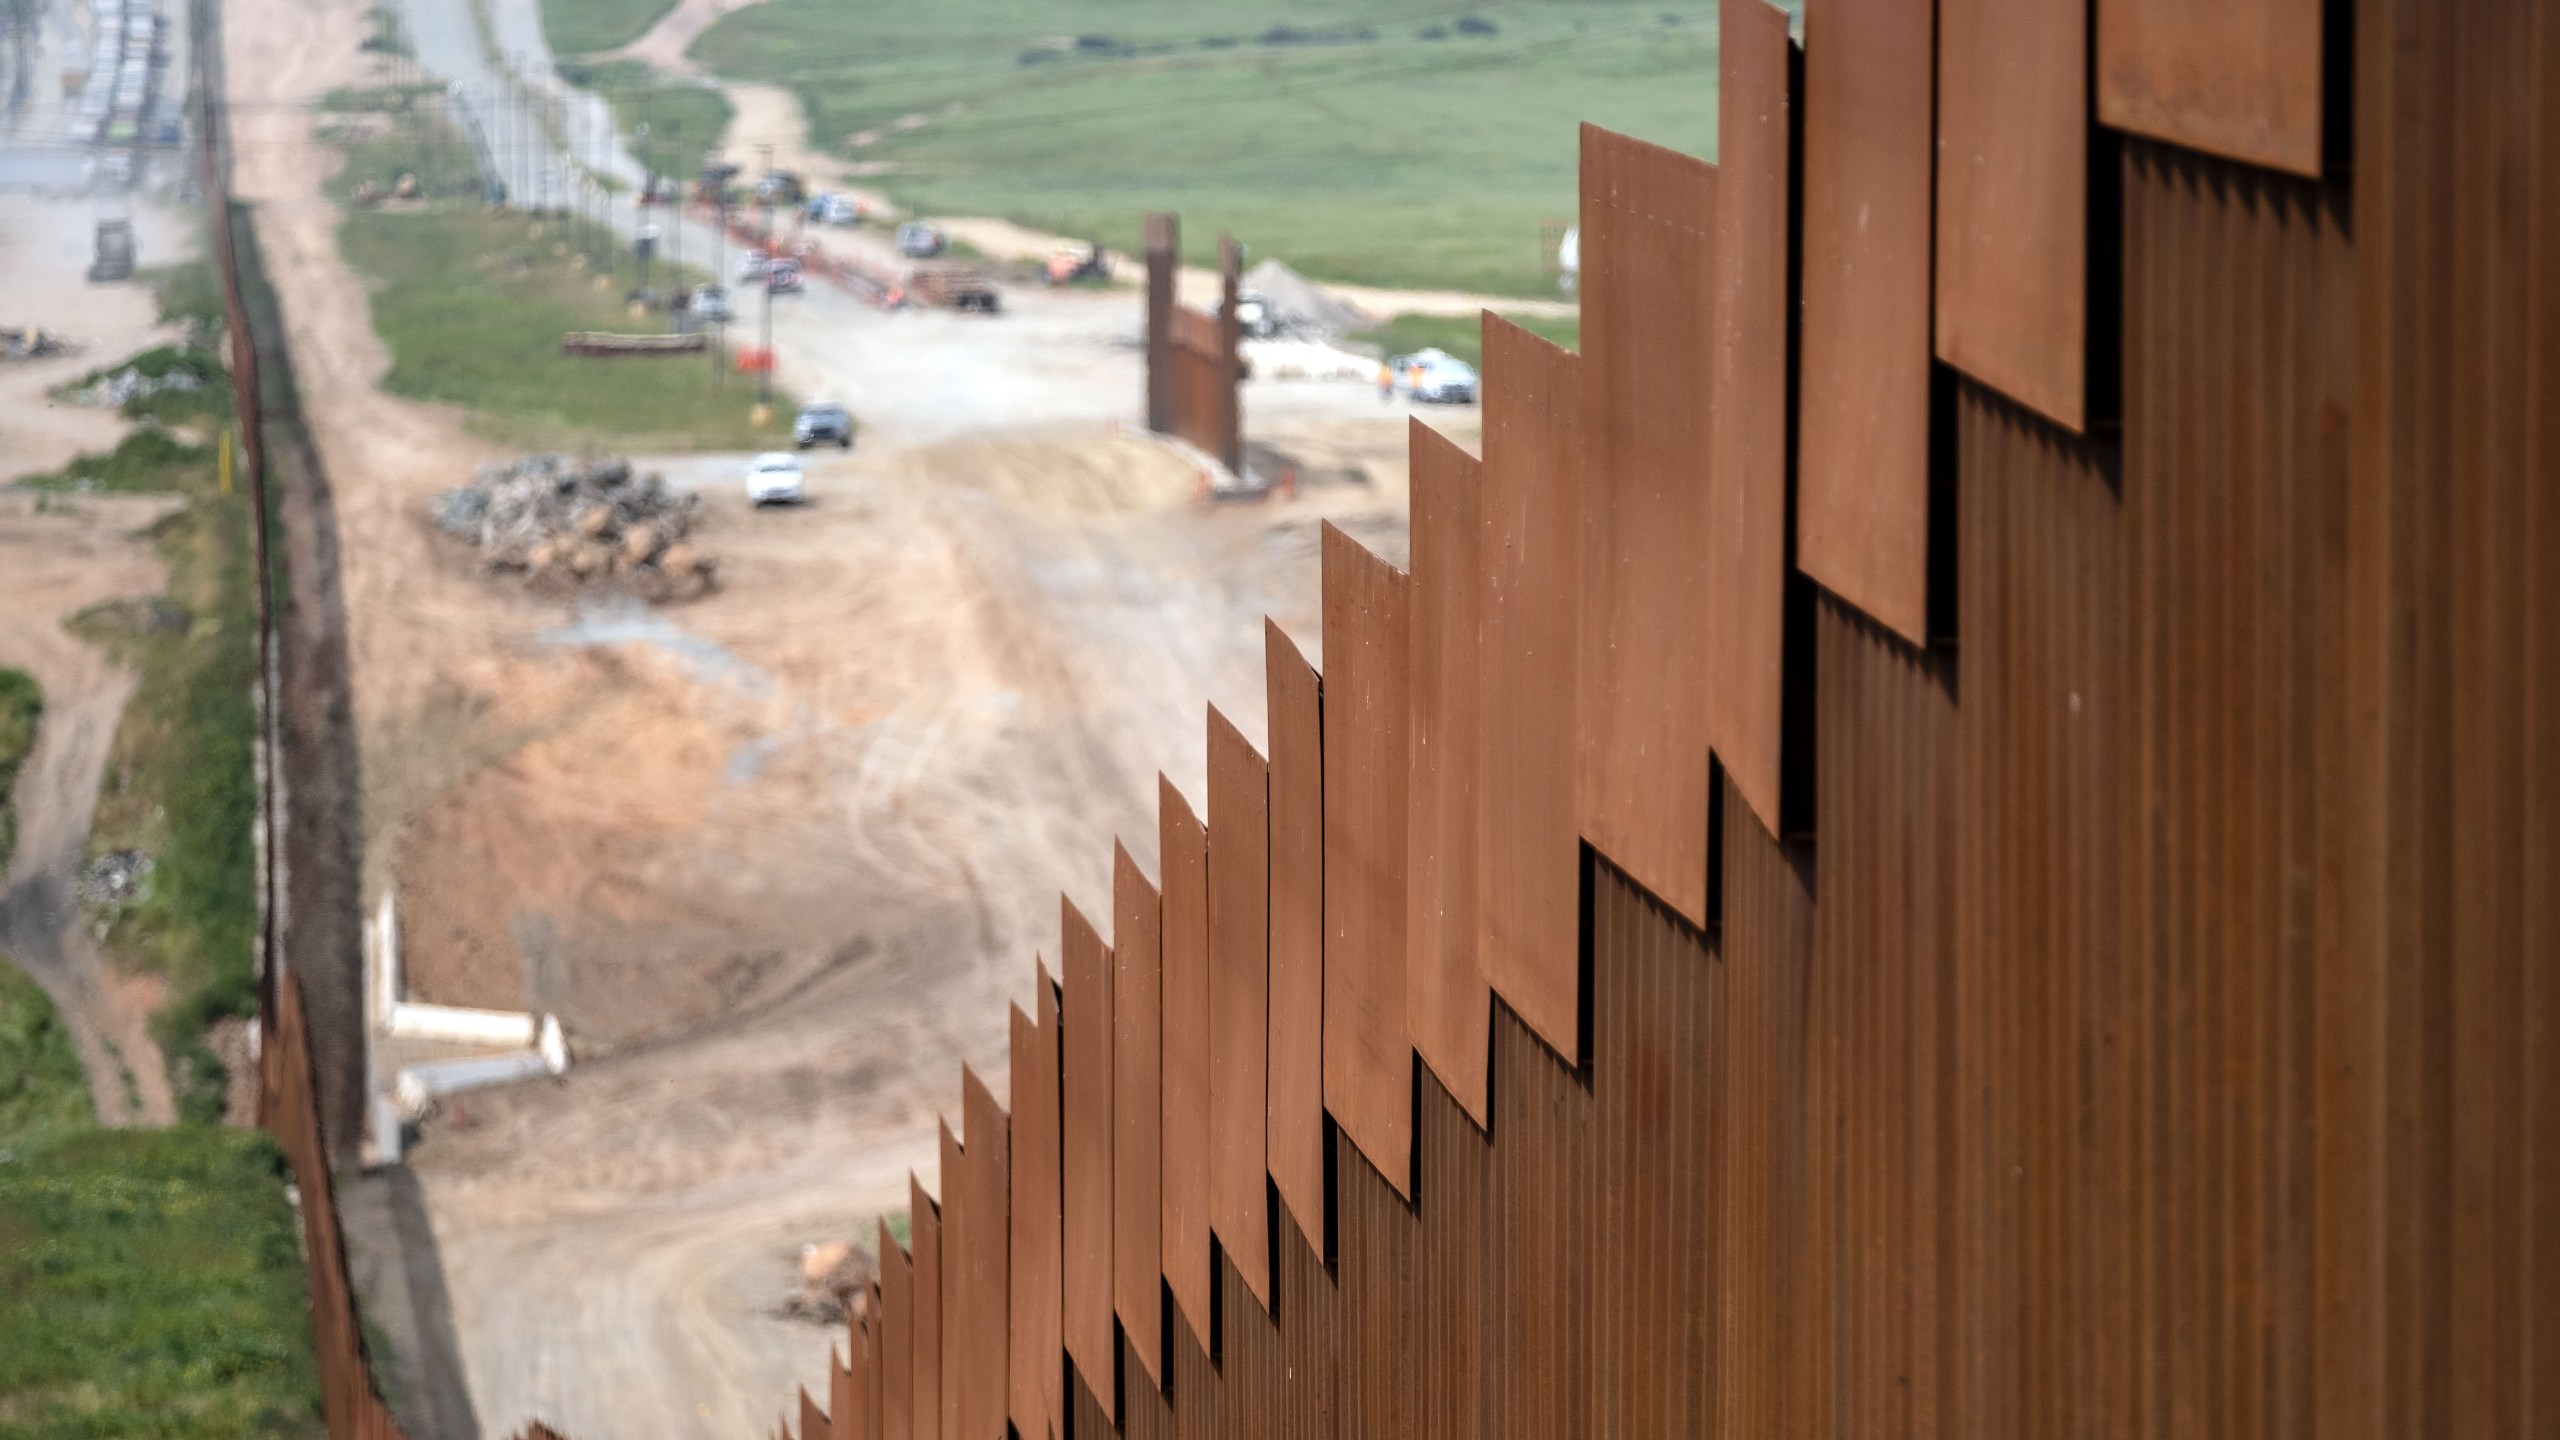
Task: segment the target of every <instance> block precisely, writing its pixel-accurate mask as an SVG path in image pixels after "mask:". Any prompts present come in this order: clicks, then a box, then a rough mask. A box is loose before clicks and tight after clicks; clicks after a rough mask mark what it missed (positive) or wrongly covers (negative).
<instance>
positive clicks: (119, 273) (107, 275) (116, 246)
mask: <svg viewBox="0 0 2560 1440" xmlns="http://www.w3.org/2000/svg"><path fill="white" fill-rule="evenodd" d="M89 278H90V279H91V280H92V281H107V280H130V279H132V278H133V222H132V221H130V220H101V221H99V222H98V251H97V258H96V259H95V260H92V261H91V262H89Z"/></svg>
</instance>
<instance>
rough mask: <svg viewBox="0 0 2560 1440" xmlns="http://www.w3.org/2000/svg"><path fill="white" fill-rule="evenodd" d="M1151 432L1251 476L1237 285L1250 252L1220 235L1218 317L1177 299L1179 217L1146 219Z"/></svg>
mask: <svg viewBox="0 0 2560 1440" xmlns="http://www.w3.org/2000/svg"><path fill="white" fill-rule="evenodd" d="M1145 238H1146V250H1147V428H1148V429H1150V430H1153V431H1155V432H1156V433H1157V434H1159V435H1172V436H1175V437H1177V438H1179V439H1181V440H1184V441H1186V442H1188V443H1189V444H1191V445H1193V446H1195V447H1197V448H1198V449H1199V450H1200V451H1201V452H1202V453H1203V454H1206V455H1207V456H1209V457H1210V458H1211V459H1213V460H1215V461H1217V462H1218V463H1219V464H1220V465H1223V466H1225V467H1226V468H1227V472H1228V473H1229V474H1231V475H1237V476H1241V475H1243V474H1244V389H1243V380H1244V358H1243V354H1242V351H1241V349H1240V345H1241V342H1242V340H1243V334H1244V332H1243V322H1242V317H1241V316H1240V315H1239V314H1238V312H1237V307H1236V301H1237V298H1238V297H1237V285H1238V283H1239V277H1240V276H1241V274H1242V271H1243V266H1244V249H1243V247H1241V246H1239V245H1238V244H1237V243H1236V241H1235V237H1234V236H1231V235H1221V236H1219V237H1218V290H1219V296H1220V300H1219V306H1218V312H1217V313H1216V314H1214V315H1212V314H1208V313H1206V312H1204V311H1200V310H1195V309H1193V308H1191V307H1190V306H1188V305H1185V304H1183V303H1182V302H1181V301H1180V300H1179V299H1177V298H1176V294H1177V291H1178V288H1179V286H1178V277H1179V275H1180V273H1181V268H1182V222H1181V219H1180V217H1178V216H1175V215H1172V214H1168V213H1164V212H1161V211H1160V212H1157V213H1154V214H1150V215H1149V216H1147V219H1146V233H1145Z"/></svg>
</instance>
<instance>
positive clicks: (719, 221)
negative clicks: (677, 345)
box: [711, 180, 735, 390]
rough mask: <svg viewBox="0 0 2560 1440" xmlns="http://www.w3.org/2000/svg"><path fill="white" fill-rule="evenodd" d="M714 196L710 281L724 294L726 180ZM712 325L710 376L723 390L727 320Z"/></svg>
mask: <svg viewBox="0 0 2560 1440" xmlns="http://www.w3.org/2000/svg"><path fill="white" fill-rule="evenodd" d="M715 198H716V199H717V200H718V202H719V207H720V209H719V214H718V216H717V218H715V219H714V220H713V221H712V224H711V283H712V284H713V285H714V286H716V287H717V288H718V289H719V291H720V293H721V294H723V295H726V294H728V293H729V275H728V271H727V270H725V269H723V268H722V267H723V266H724V264H725V263H726V261H725V260H724V258H723V252H724V251H725V250H726V249H727V248H728V247H727V242H728V238H729V185H728V182H727V181H725V180H724V181H722V182H721V184H720V193H719V195H718V196H717V197H715ZM731 308H735V307H731ZM712 325H713V329H712V331H711V377H712V380H713V382H714V383H716V384H718V385H719V386H720V387H721V388H722V389H724V390H725V389H727V388H728V386H729V374H728V372H727V371H725V370H723V369H722V368H721V367H720V337H721V336H722V335H723V334H725V333H727V331H728V322H727V321H726V320H717V321H714V322H712Z"/></svg>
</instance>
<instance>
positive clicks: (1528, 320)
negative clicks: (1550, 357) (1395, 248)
mask: <svg viewBox="0 0 2560 1440" xmlns="http://www.w3.org/2000/svg"><path fill="white" fill-rule="evenodd" d="M1505 318H1507V319H1509V320H1510V321H1511V322H1512V323H1513V324H1515V325H1517V326H1519V327H1520V328H1521V329H1523V330H1526V331H1528V332H1529V333H1531V334H1533V335H1542V336H1544V337H1546V338H1547V339H1549V340H1552V341H1554V342H1555V343H1557V344H1558V345H1561V346H1563V347H1564V348H1566V349H1567V350H1574V349H1579V348H1580V347H1581V345H1582V321H1581V320H1580V319H1578V318H1559V319H1549V318H1547V317H1545V316H1539V315H1512V316H1507V317H1505ZM1350 338H1352V339H1353V340H1357V341H1364V342H1366V343H1368V344H1371V345H1375V346H1377V347H1378V348H1379V350H1380V351H1382V352H1384V353H1385V354H1388V355H1410V354H1412V353H1413V352H1414V351H1416V350H1420V349H1422V348H1424V347H1426V346H1435V347H1437V348H1439V349H1442V350H1445V351H1447V352H1448V353H1450V354H1452V355H1455V356H1457V357H1458V358H1459V359H1461V360H1464V361H1466V362H1467V363H1468V364H1470V365H1474V366H1478V367H1481V366H1482V365H1483V364H1484V328H1483V326H1482V325H1481V324H1480V323H1478V322H1477V321H1475V320H1472V319H1468V318H1465V317H1461V316H1456V315H1398V316H1396V317H1395V318H1394V319H1392V320H1389V321H1388V322H1387V323H1386V324H1384V325H1380V326H1377V327H1375V328H1373V329H1368V330H1363V331H1360V332H1359V333H1358V334H1355V335H1353V336H1351V337H1350Z"/></svg>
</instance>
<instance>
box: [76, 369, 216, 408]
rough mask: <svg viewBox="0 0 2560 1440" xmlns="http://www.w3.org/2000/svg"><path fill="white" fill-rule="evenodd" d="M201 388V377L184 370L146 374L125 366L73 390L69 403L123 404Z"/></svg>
mask: <svg viewBox="0 0 2560 1440" xmlns="http://www.w3.org/2000/svg"><path fill="white" fill-rule="evenodd" d="M203 388H204V381H203V380H202V379H200V378H198V377H197V376H195V375H192V374H189V373H188V372H187V371H184V370H170V371H165V372H163V373H161V374H158V375H145V374H143V373H142V372H141V371H140V370H138V369H136V368H134V367H133V366H131V365H128V366H126V367H124V368H123V369H121V370H118V371H115V372H113V373H112V374H107V375H101V376H99V377H98V378H97V379H96V380H94V381H91V382H90V383H89V384H87V385H84V386H82V387H81V388H80V389H78V390H76V391H73V392H72V395H71V403H73V404H74V405H122V404H124V403H125V402H126V401H128V400H139V399H141V398H143V397H144V396H146V395H158V394H161V393H162V392H164V391H171V390H201V389H203Z"/></svg>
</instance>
